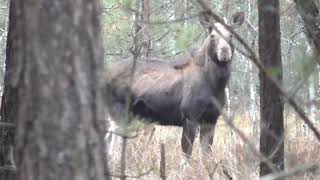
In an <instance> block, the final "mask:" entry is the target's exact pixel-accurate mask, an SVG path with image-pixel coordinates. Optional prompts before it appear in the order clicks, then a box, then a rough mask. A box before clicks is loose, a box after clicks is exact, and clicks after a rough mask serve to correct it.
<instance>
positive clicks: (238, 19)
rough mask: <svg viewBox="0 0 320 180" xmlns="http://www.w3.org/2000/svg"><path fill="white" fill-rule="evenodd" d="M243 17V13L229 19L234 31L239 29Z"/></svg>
mask: <svg viewBox="0 0 320 180" xmlns="http://www.w3.org/2000/svg"><path fill="white" fill-rule="evenodd" d="M245 16H246V15H245V13H244V12H237V13H235V14H234V15H233V16H232V18H231V23H230V26H231V27H232V28H234V29H236V28H238V27H240V26H241V25H242V24H243V22H244V19H245Z"/></svg>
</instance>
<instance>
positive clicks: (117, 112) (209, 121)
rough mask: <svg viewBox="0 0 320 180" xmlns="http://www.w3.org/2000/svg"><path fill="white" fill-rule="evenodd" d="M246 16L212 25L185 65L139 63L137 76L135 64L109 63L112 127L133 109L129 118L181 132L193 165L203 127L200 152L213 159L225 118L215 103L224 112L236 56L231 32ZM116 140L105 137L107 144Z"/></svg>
mask: <svg viewBox="0 0 320 180" xmlns="http://www.w3.org/2000/svg"><path fill="white" fill-rule="evenodd" d="M244 16H245V15H244V13H242V12H240V13H236V14H235V15H233V17H232V19H231V24H230V25H228V28H226V26H224V25H222V24H221V23H214V24H213V26H212V27H211V33H210V35H209V36H208V37H207V38H206V39H205V40H204V42H203V44H202V46H201V47H200V48H198V49H197V50H194V51H193V52H192V53H191V55H190V56H188V57H186V58H185V59H184V60H182V61H179V62H175V63H173V64H172V63H170V62H168V61H161V60H152V59H138V60H137V62H136V68H135V71H134V74H133V75H132V72H131V69H132V66H133V60H132V59H129V60H120V61H117V62H114V63H111V64H110V65H109V66H108V69H107V75H106V88H107V89H108V92H109V94H110V96H109V98H107V106H108V107H109V116H110V119H111V121H112V122H111V123H112V124H117V123H119V121H120V119H121V116H122V115H123V114H124V113H126V112H127V109H129V111H130V114H131V115H134V116H138V117H139V118H143V119H144V120H145V121H149V122H156V123H157V124H159V125H169V126H179V127H183V133H182V138H181V147H182V151H183V156H184V159H185V160H188V159H190V156H191V153H192V145H193V142H194V139H195V135H196V133H197V130H198V128H199V127H200V144H201V149H202V152H203V153H206V154H207V153H211V147H210V146H211V145H212V142H213V136H214V129H215V125H216V122H217V119H218V117H219V115H220V113H221V112H220V110H221V108H220V107H217V104H216V103H219V104H220V106H221V107H223V105H224V104H225V87H226V85H227V83H228V80H229V78H230V73H231V69H230V68H231V60H232V57H233V53H234V47H233V44H232V41H231V40H232V33H231V32H230V31H229V30H228V29H229V28H237V27H239V26H241V25H242V24H243V22H244ZM110 92H111V93H110ZM128 97H129V98H128ZM212 99H214V100H215V103H214V102H213V101H212ZM127 100H129V104H127V103H126V102H127ZM127 107H128V108H127ZM112 128H114V126H112V127H111V129H109V132H112V131H113V130H112ZM114 135H115V134H113V133H108V134H107V136H106V141H107V143H110V142H111V141H112V138H113V136H114Z"/></svg>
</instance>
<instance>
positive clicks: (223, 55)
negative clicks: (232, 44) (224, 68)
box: [218, 47, 231, 61]
mask: <svg viewBox="0 0 320 180" xmlns="http://www.w3.org/2000/svg"><path fill="white" fill-rule="evenodd" d="M218 58H219V60H220V61H229V60H230V59H231V55H230V51H229V49H228V48H227V47H223V48H221V49H220V52H218Z"/></svg>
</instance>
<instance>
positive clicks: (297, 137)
mask: <svg viewBox="0 0 320 180" xmlns="http://www.w3.org/2000/svg"><path fill="white" fill-rule="evenodd" d="M251 124H252V123H251V121H250V119H249V118H247V117H236V118H235V119H234V125H235V126H236V127H237V128H239V129H240V130H241V131H242V132H243V133H244V135H245V136H246V137H247V138H248V139H249V141H250V143H251V144H253V145H254V147H255V148H256V150H257V151H258V150H259V134H258V133H257V134H255V135H252V125H251ZM181 133H182V129H181V128H175V127H164V126H155V131H145V132H143V133H140V135H139V136H137V137H136V138H133V139H128V146H127V151H126V152H127V154H126V175H127V176H131V177H136V178H137V176H138V178H137V179H160V168H159V166H160V144H161V143H164V146H165V163H166V166H165V171H166V173H165V175H166V178H167V179H169V180H171V179H188V180H189V179H195V180H199V179H214V180H224V179H230V177H232V179H233V180H251V179H258V177H259V158H258V157H257V156H256V155H255V153H254V152H253V151H252V150H251V148H250V147H249V145H248V143H247V142H244V141H243V140H242V139H241V138H240V136H238V135H237V134H236V133H235V132H234V131H232V130H231V128H230V127H229V126H227V125H226V124H225V122H224V121H223V120H221V119H220V120H219V121H218V124H217V126H216V133H215V137H214V143H213V147H212V148H213V154H212V157H211V159H205V160H201V149H200V146H199V138H198V137H197V138H196V140H195V144H194V148H193V154H192V160H191V163H190V165H189V166H187V167H184V168H182V166H181V159H182V158H181V147H180V137H181ZM285 154H286V156H285V163H286V164H285V166H286V169H291V168H295V167H298V166H302V165H310V164H313V163H319V162H320V156H319V155H320V142H318V141H317V140H316V139H315V138H314V137H313V135H312V134H311V133H310V134H308V133H306V132H305V131H304V128H303V126H302V123H297V122H296V120H289V121H287V123H286V137H285ZM120 159H121V145H120V143H118V144H116V146H115V148H114V151H113V154H112V156H111V157H110V159H109V163H108V164H109V170H110V171H109V172H110V174H112V175H115V176H118V175H120V172H121V170H120ZM205 164H210V165H205ZM145 172H148V173H146V174H145ZM141 174H144V175H143V176H140V175H141ZM288 179H292V180H311V179H320V174H319V172H317V173H316V172H308V173H301V174H298V175H296V176H294V177H290V178H288Z"/></svg>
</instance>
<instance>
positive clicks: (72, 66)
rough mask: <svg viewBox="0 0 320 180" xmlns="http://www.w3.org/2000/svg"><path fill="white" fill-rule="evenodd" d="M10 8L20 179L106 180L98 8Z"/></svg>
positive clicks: (66, 3)
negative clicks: (14, 19)
mask: <svg viewBox="0 0 320 180" xmlns="http://www.w3.org/2000/svg"><path fill="white" fill-rule="evenodd" d="M11 4H12V6H14V7H15V8H14V9H11V10H13V11H14V12H13V13H14V14H15V15H16V17H17V18H16V22H15V25H14V27H13V28H12V29H11V31H12V32H11V33H12V36H9V37H11V43H12V44H11V50H12V52H14V54H13V53H11V54H12V56H10V57H8V61H10V62H11V63H12V66H8V70H7V71H8V74H9V73H11V75H10V76H11V77H10V81H9V82H6V84H5V86H7V85H8V84H9V85H10V86H11V87H12V88H16V92H15V93H14V94H12V96H15V100H14V102H13V105H12V106H10V109H14V111H15V112H14V113H13V112H12V114H11V116H7V117H10V118H12V120H13V121H15V122H16V125H17V127H16V142H15V147H16V151H15V157H16V164H17V174H16V179H18V180H19V179H21V180H38V179H41V180H42V179H46V180H56V179H59V180H70V179H79V180H80V179H81V180H82V179H88V180H101V179H106V178H105V174H106V166H105V159H104V152H103V134H102V133H103V126H102V123H103V118H104V115H103V113H104V112H103V109H104V108H103V107H104V106H103V98H102V93H101V92H102V91H101V87H102V86H101V85H102V79H101V78H102V76H101V74H102V71H103V69H102V67H103V52H102V46H101V42H100V41H101V40H100V23H99V18H98V16H99V11H98V9H99V3H98V1H97V0H77V1H73V0H56V1H51V0H38V1H34V0H16V1H11ZM10 14H11V13H10ZM9 68H11V69H9ZM6 75H7V74H6ZM8 76H9V75H8ZM10 94H11V92H10ZM6 97H7V96H6ZM8 108H9V106H8Z"/></svg>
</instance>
